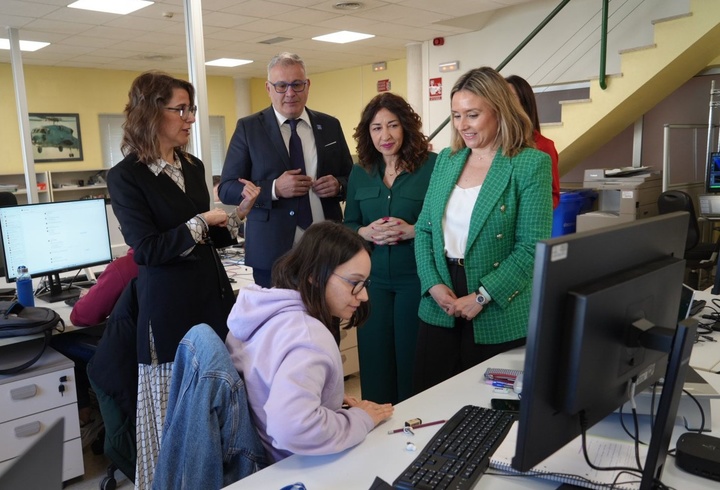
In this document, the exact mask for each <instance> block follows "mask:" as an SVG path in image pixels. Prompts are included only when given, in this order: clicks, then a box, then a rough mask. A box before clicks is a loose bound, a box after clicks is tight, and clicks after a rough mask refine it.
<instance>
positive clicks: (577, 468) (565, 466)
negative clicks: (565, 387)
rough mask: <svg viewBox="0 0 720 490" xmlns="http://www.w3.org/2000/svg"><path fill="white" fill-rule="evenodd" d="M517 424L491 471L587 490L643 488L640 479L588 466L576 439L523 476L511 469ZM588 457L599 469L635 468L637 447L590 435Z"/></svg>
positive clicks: (497, 453)
mask: <svg viewBox="0 0 720 490" xmlns="http://www.w3.org/2000/svg"><path fill="white" fill-rule="evenodd" d="M517 428H518V422H515V423H514V424H513V426H512V428H511V429H510V432H508V435H507V436H506V437H505V440H504V441H503V442H502V444H501V445H500V447H499V448H498V449H497V451H495V454H493V455H492V457H491V458H490V467H491V468H494V469H497V470H502V471H507V472H509V473H516V474H523V475H528V476H537V477H538V478H545V479H548V480H552V481H556V482H560V483H570V484H573V485H577V486H580V487H585V488H595V489H598V490H603V489H606V488H608V487H609V486H610V485H612V484H613V483H615V485H614V486H613V487H612V488H620V489H626V490H632V489H637V488H639V487H640V477H639V476H638V475H639V473H640V471H639V470H638V475H631V474H629V473H626V472H625V473H623V474H622V475H619V476H618V473H619V472H618V471H597V470H594V469H592V468H590V467H589V466H588V465H587V463H586V462H585V457H584V456H583V451H582V439H581V438H580V437H579V436H578V438H577V439H575V440H574V441H572V442H571V443H570V444H568V445H566V446H565V447H564V448H562V449H560V450H559V451H558V452H556V453H555V454H553V455H552V456H550V457H549V458H547V459H546V460H545V461H543V462H542V463H540V464H539V465H537V466H536V467H535V468H533V470H531V471H528V472H527V473H521V472H519V471H516V470H514V469H513V468H512V467H511V463H512V458H513V456H515V442H516V440H517ZM586 441H587V448H588V456H589V458H590V461H592V462H593V464H594V465H596V466H600V467H611V466H612V467H615V466H623V467H626V468H635V467H636V466H637V463H636V462H635V445H634V443H632V442H625V441H618V440H616V439H608V438H605V437H599V436H594V435H590V434H588V435H587V437H586ZM646 455H647V446H643V445H641V446H640V459H641V461H645V457H646Z"/></svg>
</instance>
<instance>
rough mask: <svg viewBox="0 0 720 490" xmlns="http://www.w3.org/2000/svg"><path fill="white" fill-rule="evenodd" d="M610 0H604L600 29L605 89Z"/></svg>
mask: <svg viewBox="0 0 720 490" xmlns="http://www.w3.org/2000/svg"><path fill="white" fill-rule="evenodd" d="M609 1H610V0H603V8H602V29H601V31H600V88H601V89H603V90H605V89H606V88H607V82H606V81H605V59H606V57H607V28H608V3H609Z"/></svg>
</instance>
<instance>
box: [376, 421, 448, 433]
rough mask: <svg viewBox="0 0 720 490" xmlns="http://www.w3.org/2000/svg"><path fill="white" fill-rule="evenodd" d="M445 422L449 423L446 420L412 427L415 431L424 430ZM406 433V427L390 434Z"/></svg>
mask: <svg viewBox="0 0 720 490" xmlns="http://www.w3.org/2000/svg"><path fill="white" fill-rule="evenodd" d="M445 422H447V421H446V420H436V421H435V422H427V423H425V424H420V425H415V426H413V427H411V429H413V430H415V429H422V428H423V427H430V426H431V425H438V424H444V423H445ZM404 431H405V427H403V428H402V429H395V430H389V431H388V434H397V433H398V432H404Z"/></svg>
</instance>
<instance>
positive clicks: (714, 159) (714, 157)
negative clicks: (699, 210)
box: [705, 151, 720, 192]
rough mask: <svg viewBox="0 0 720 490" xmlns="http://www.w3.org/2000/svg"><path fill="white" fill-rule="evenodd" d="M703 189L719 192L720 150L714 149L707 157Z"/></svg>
mask: <svg viewBox="0 0 720 490" xmlns="http://www.w3.org/2000/svg"><path fill="white" fill-rule="evenodd" d="M705 190H706V191H707V192H720V152H717V151H714V152H712V153H710V156H709V157H708V162H707V175H706V176H705Z"/></svg>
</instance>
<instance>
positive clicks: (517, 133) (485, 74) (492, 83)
mask: <svg viewBox="0 0 720 490" xmlns="http://www.w3.org/2000/svg"><path fill="white" fill-rule="evenodd" d="M461 90H465V91H467V92H470V93H472V94H475V95H477V96H480V97H482V98H484V99H485V100H486V101H487V103H488V104H489V105H490V107H491V108H492V110H493V113H494V114H495V117H496V118H497V123H498V133H497V136H496V137H495V141H494V146H500V147H501V148H502V153H503V155H505V156H510V157H512V156H515V155H517V154H518V153H520V151H521V150H522V149H523V148H525V147H530V148H534V147H535V143H534V140H533V126H532V122H530V118H529V117H528V116H527V114H526V113H525V111H524V110H523V108H522V107H520V103H519V102H518V101H517V99H516V98H515V96H514V95H513V94H512V93H511V92H510V89H509V88H508V85H507V82H506V81H505V79H504V78H503V77H502V75H500V74H499V73H498V72H497V71H495V70H494V69H492V68H490V67H488V66H483V67H481V68H474V69H472V70H470V71H469V72H467V73H465V74H464V75H463V76H461V77H460V79H459V80H458V81H457V82H455V85H454V86H453V88H452V91H451V92H450V100H452V98H453V97H454V96H455V94H456V93H457V92H459V91H461ZM450 134H451V136H450V149H451V150H452V152H453V153H456V152H457V151H459V150H461V149H463V148H465V141H463V139H462V136H460V133H459V132H458V130H457V129H455V125H453V126H452V127H451V128H450Z"/></svg>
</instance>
